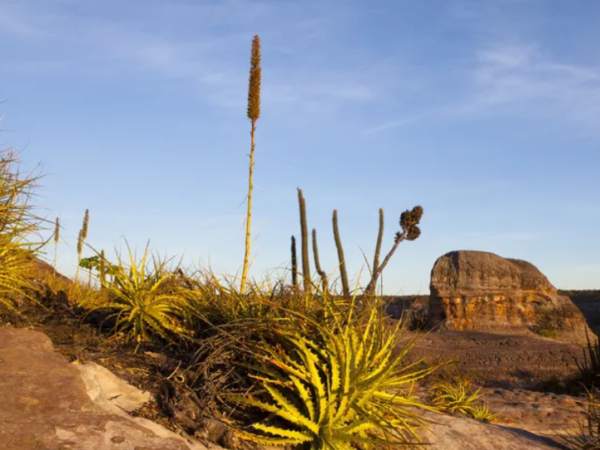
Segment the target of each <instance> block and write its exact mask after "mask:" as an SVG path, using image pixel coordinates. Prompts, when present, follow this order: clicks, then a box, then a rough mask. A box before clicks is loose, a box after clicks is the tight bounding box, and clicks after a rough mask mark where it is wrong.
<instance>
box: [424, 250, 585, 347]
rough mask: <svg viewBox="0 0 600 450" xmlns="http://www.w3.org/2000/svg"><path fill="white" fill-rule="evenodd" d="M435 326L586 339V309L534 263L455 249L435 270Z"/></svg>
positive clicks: (431, 317) (432, 315) (431, 321)
mask: <svg viewBox="0 0 600 450" xmlns="http://www.w3.org/2000/svg"><path fill="white" fill-rule="evenodd" d="M430 291H431V294H430V300H429V325H430V326H433V325H439V324H442V326H443V328H445V329H448V330H474V331H487V332H503V333H511V332H513V333H519V332H525V333H526V332H528V331H529V332H531V331H533V332H537V333H538V334H539V335H541V336H544V337H549V338H554V339H556V340H558V341H562V342H572V343H584V342H586V337H585V332H586V330H587V331H588V332H589V333H590V336H592V337H593V334H591V331H590V330H589V328H588V327H587V324H586V321H585V318H584V316H583V314H582V313H581V311H580V310H579V309H578V308H577V307H576V306H575V305H574V304H573V303H572V302H571V300H570V299H569V298H568V297H564V296H560V295H559V294H558V292H557V290H556V288H555V287H554V286H552V284H551V283H550V282H549V281H548V279H547V278H546V277H545V276H544V275H543V274H542V273H541V272H540V271H539V270H538V269H537V268H536V267H535V266H534V265H533V264H530V263H528V262H526V261H522V260H519V259H508V258H502V257H500V256H498V255H495V254H493V253H488V252H479V251H466V250H461V251H453V252H449V253H447V254H445V255H443V256H441V257H440V258H438V259H437V261H436V262H435V264H434V266H433V269H432V271H431V284H430Z"/></svg>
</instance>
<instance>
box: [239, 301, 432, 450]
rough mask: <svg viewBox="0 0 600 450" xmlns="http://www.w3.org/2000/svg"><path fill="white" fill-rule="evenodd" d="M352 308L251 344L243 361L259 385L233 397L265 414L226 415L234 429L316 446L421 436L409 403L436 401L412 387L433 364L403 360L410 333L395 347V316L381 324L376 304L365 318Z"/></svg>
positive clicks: (272, 441)
mask: <svg viewBox="0 0 600 450" xmlns="http://www.w3.org/2000/svg"><path fill="white" fill-rule="evenodd" d="M352 314H353V313H352V309H350V311H349V315H348V316H347V317H346V318H345V319H346V320H340V319H339V317H335V316H333V318H334V320H333V326H331V325H328V326H320V325H319V324H318V323H315V324H313V327H312V328H313V329H315V330H316V333H315V334H312V335H311V334H308V333H306V332H302V331H301V330H299V329H298V327H295V328H294V329H290V328H289V327H288V329H284V330H283V331H280V332H279V333H278V336H277V339H276V341H277V342H278V343H277V344H269V343H263V344H261V345H258V346H257V347H256V348H255V349H254V351H253V356H254V358H255V361H256V362H257V364H254V365H248V366H247V367H248V370H249V372H248V373H249V375H250V376H251V377H252V378H253V379H254V380H255V381H256V387H257V388H256V389H255V391H254V392H252V393H250V394H248V395H239V394H236V395H233V396H232V398H233V399H234V400H235V401H236V402H237V403H238V404H239V405H241V406H246V407H250V409H254V411H259V412H262V413H263V414H264V416H265V418H264V420H262V421H257V422H255V423H252V424H250V425H249V426H244V425H243V424H241V423H240V422H239V420H238V421H235V420H229V424H230V425H231V426H232V427H233V428H234V429H235V430H236V431H237V432H238V433H239V435H240V437H242V438H243V439H247V440H250V441H253V442H255V443H259V444H266V445H301V444H303V445H304V446H310V448H311V449H314V450H317V449H350V448H353V444H357V443H361V444H362V445H363V446H366V447H369V446H371V445H373V444H383V445H389V444H399V443H403V444H413V443H421V442H422V441H421V439H420V437H419V435H418V434H417V430H418V429H420V428H422V427H423V426H424V425H425V421H424V420H423V419H422V418H420V417H419V415H418V414H416V413H415V412H414V411H411V410H410V408H414V407H416V408H421V409H425V410H430V411H436V409H435V408H434V407H431V406H429V405H426V404H423V403H421V402H419V401H418V400H417V399H415V397H414V396H413V395H412V388H413V385H414V382H415V381H417V380H419V379H421V378H423V377H425V376H427V375H429V374H430V373H431V372H433V371H434V370H435V369H436V368H437V367H432V366H429V367H427V368H425V369H421V370H417V369H415V366H416V365H417V364H419V363H420V362H417V363H414V364H411V365H408V366H405V367H401V363H402V361H403V359H404V358H405V356H406V354H407V353H408V351H409V350H410V349H411V348H412V346H413V345H414V341H411V342H409V344H408V345H406V346H405V347H404V348H403V349H402V350H401V351H400V352H399V353H398V354H396V355H394V354H393V351H394V349H395V347H396V346H397V344H398V334H397V333H398V331H399V327H400V324H398V325H397V326H396V328H395V329H390V328H386V327H385V325H383V321H382V314H381V309H380V308H372V309H371V311H370V313H369V314H368V316H367V317H368V318H367V320H366V321H365V320H362V321H361V320H358V318H356V317H353V316H352ZM365 322H366V324H365Z"/></svg>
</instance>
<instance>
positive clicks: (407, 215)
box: [400, 206, 423, 232]
mask: <svg viewBox="0 0 600 450" xmlns="http://www.w3.org/2000/svg"><path fill="white" fill-rule="evenodd" d="M421 217H423V208H422V207H421V206H415V207H414V208H413V209H412V211H409V210H406V211H404V212H403V213H402V214H401V215H400V226H401V227H402V229H403V230H404V231H406V232H408V231H409V230H410V228H411V227H412V226H414V225H417V224H418V223H419V222H420V221H421Z"/></svg>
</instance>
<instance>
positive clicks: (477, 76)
mask: <svg viewBox="0 0 600 450" xmlns="http://www.w3.org/2000/svg"><path fill="white" fill-rule="evenodd" d="M468 80H469V81H470V82H471V86H470V95H469V97H468V99H467V101H466V102H465V103H464V104H463V105H460V106H459V107H457V108H455V109H454V112H456V113H458V114H468V115H472V114H486V113H491V114H494V113H499V114H504V115H512V116H516V117H528V118H532V119H544V120H553V121H559V122H561V123H563V124H567V125H571V126H575V127H577V128H578V129H579V131H581V132H593V131H594V130H596V131H597V130H600V119H599V117H600V116H599V113H600V65H584V64H576V63H568V62H563V61H561V60H560V59H557V58H553V57H552V56H551V55H549V54H548V53H547V52H545V51H544V50H542V48H541V47H540V46H539V45H536V44H504V45H503V44H498V45H494V46H490V47H487V48H485V49H483V50H480V51H478V52H477V54H476V62H475V65H474V67H473V68H472V70H471V71H470V77H469V78H468ZM449 111H452V108H450V110H449Z"/></svg>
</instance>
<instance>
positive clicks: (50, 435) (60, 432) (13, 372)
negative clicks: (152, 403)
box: [0, 328, 222, 450]
mask: <svg viewBox="0 0 600 450" xmlns="http://www.w3.org/2000/svg"><path fill="white" fill-rule="evenodd" d="M98 369H99V368H98V367H96V366H95V365H92V366H86V367H77V366H76V365H74V364H69V362H68V361H67V360H66V359H65V358H63V357H62V356H61V355H59V354H57V353H55V352H54V348H53V345H52V342H51V341H50V339H49V338H48V337H47V336H46V335H44V334H43V333H40V332H37V331H31V330H26V329H13V328H0V405H2V406H1V407H0V448H1V449H2V450H37V449H44V450H61V449H64V450H66V449H70V450H90V449H94V450H135V449H145V450H164V449H169V450H192V449H194V450H207V447H206V446H203V445H201V444H200V443H190V442H188V441H186V440H185V439H184V438H183V437H181V436H178V435H176V434H175V433H173V432H171V431H169V430H167V429H165V428H163V427H161V426H160V425H158V424H156V423H154V422H151V421H149V420H146V419H143V418H141V417H135V418H134V417H131V416H129V415H128V414H127V412H126V411H128V410H131V409H133V408H135V407H136V406H141V405H140V402H143V401H144V400H145V398H146V397H144V395H143V394H142V393H138V392H137V391H136V390H135V389H134V388H133V387H131V386H126V385H125V383H124V382H122V381H120V380H118V379H115V377H114V376H111V374H110V373H108V374H107V372H108V371H106V370H102V369H100V370H98ZM219 449H220V447H217V446H215V450H219ZM220 450H222V449H220Z"/></svg>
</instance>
